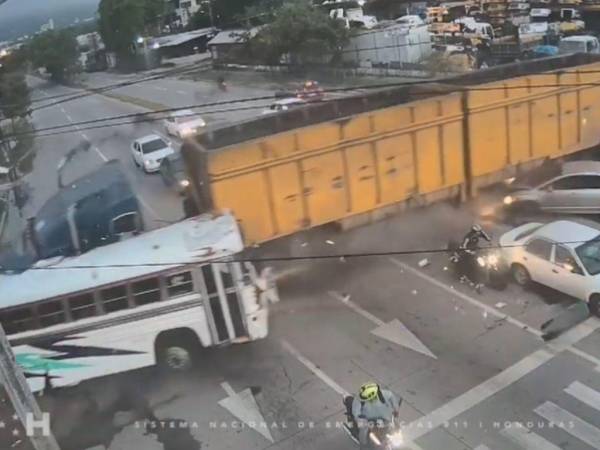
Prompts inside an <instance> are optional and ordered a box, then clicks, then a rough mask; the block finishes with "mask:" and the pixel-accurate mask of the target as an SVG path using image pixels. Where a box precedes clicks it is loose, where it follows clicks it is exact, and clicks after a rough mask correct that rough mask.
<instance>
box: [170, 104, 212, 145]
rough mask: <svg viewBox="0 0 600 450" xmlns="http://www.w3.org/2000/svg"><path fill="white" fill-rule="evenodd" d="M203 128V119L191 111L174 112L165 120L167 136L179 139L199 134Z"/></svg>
mask: <svg viewBox="0 0 600 450" xmlns="http://www.w3.org/2000/svg"><path fill="white" fill-rule="evenodd" d="M204 127H206V122H205V121H204V119H202V118H201V117H200V116H199V115H198V113H195V112H194V111H192V110H191V109H182V110H180V111H174V112H172V113H171V114H169V117H167V118H166V119H165V130H166V131H167V134H170V135H171V136H177V137H179V138H181V139H184V138H186V137H188V136H193V135H195V134H198V133H200V132H201V131H202V130H203V129H204Z"/></svg>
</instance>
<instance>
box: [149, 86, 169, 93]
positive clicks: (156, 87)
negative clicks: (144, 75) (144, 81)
mask: <svg viewBox="0 0 600 450" xmlns="http://www.w3.org/2000/svg"><path fill="white" fill-rule="evenodd" d="M152 87H153V88H154V89H156V90H157V91H163V92H164V91H166V90H167V88H164V87H160V86H152Z"/></svg>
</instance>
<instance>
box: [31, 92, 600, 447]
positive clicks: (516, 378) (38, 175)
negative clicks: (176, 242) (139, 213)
mask: <svg viewBox="0 0 600 450" xmlns="http://www.w3.org/2000/svg"><path fill="white" fill-rule="evenodd" d="M32 83H38V82H37V81H35V82H34V81H32ZM35 86H36V88H37V89H38V90H39V92H40V93H41V95H54V94H56V93H60V92H64V90H65V88H62V87H53V86H49V85H45V84H43V83H41V84H38V85H35ZM132 111H135V109H134V108H133V107H132V106H130V105H127V104H123V103H120V102H117V101H115V100H111V99H107V98H105V97H101V96H96V95H94V96H89V97H86V98H84V99H80V100H77V101H74V102H70V103H66V104H64V105H63V108H62V109H61V108H52V109H50V108H48V109H46V110H40V111H39V112H37V113H35V114H34V122H35V123H36V126H38V127H39V126H48V125H52V124H60V123H65V121H69V120H73V121H79V120H87V119H93V118H97V117H102V116H106V115H114V114H123V113H127V112H132ZM69 118H70V119H69ZM152 129H153V126H152V125H150V124H148V123H138V124H135V125H126V126H122V127H118V128H114V129H113V128H109V129H102V130H89V131H85V132H84V133H86V136H87V138H88V139H89V140H90V142H91V143H92V149H91V150H90V152H89V153H87V154H83V155H82V156H81V158H78V159H76V160H73V162H72V163H71V165H70V166H69V170H70V171H69V172H68V175H69V176H72V177H76V176H79V175H80V174H83V173H85V172H86V171H88V170H91V169H93V168H94V167H97V166H98V165H99V164H102V163H103V161H104V159H111V158H118V159H120V160H121V161H122V162H123V164H124V166H125V167H126V169H127V173H128V174H129V176H130V177H131V180H132V182H133V183H134V186H135V188H136V190H137V191H138V193H139V194H140V198H141V199H142V200H143V204H145V205H147V206H145V208H146V210H145V214H146V215H147V218H148V219H152V218H154V219H155V221H156V223H161V222H158V220H174V219H177V217H178V214H180V210H179V205H180V203H179V202H178V201H177V200H178V199H177V197H176V195H175V194H174V193H171V192H169V191H168V190H167V189H166V188H165V187H164V186H162V182H161V180H160V179H159V177H158V176H149V175H144V174H142V173H140V172H139V171H137V169H135V167H134V165H133V163H132V162H131V156H130V154H129V144H130V142H131V139H132V138H133V137H134V136H139V135H142V134H145V133H149V132H151V131H152ZM82 139H85V137H84V136H82V135H81V133H80V132H76V133H72V134H65V135H60V136H53V137H45V138H40V139H38V140H36V142H37V144H36V145H39V148H38V156H37V158H36V161H35V172H34V174H32V175H31V176H30V177H28V182H29V183H30V184H31V185H32V187H33V201H32V204H31V205H29V206H28V207H30V208H33V209H34V208H35V205H39V204H40V203H41V202H43V201H44V199H45V198H47V197H48V196H49V195H51V193H52V192H54V191H55V189H56V183H55V181H56V180H55V179H54V171H53V170H50V169H49V168H53V167H55V166H56V164H57V162H58V160H59V159H60V157H61V156H62V155H64V154H65V153H66V151H67V150H68V149H69V148H72V147H73V146H74V145H77V143H79V142H80V141H81V140H82ZM102 155H103V156H102ZM66 174H67V172H66ZM477 209H478V208H477V207H476V206H473V205H465V206H463V207H461V208H460V209H455V208H452V207H450V206H447V205H445V204H438V205H435V206H433V207H429V208H425V209H419V210H413V211H409V212H406V213H404V214H402V215H401V216H398V217H394V218H391V219H388V220H385V221H382V222H379V223H376V224H373V225H369V226H365V227H362V228H359V229H355V230H351V231H348V232H345V233H340V232H337V231H335V230H333V229H331V228H329V227H324V228H321V229H316V230H312V231H310V232H306V233H299V234H297V235H295V236H291V237H288V238H285V239H281V240H278V241H276V242H273V243H271V244H268V245H265V246H264V247H262V248H258V249H253V250H252V253H255V254H257V255H260V256H273V255H278V256H307V255H317V254H320V255H335V254H341V253H361V252H366V251H368V252H377V251H387V252H389V251H398V252H404V251H408V250H410V251H418V252H419V253H417V254H412V255H406V254H402V255H401V254H398V255H386V256H378V257H357V258H347V259H340V258H337V257H332V258H329V259H319V260H302V261H293V262H286V263H277V264H274V267H275V271H276V273H277V274H278V276H279V286H280V297H281V302H280V303H279V304H276V305H274V306H273V307H272V312H271V319H270V327H271V329H270V334H269V337H268V338H267V339H265V340H263V341H258V342H253V343H250V344H242V345H237V346H231V347H228V348H218V349H211V350H210V351H207V352H205V354H204V355H203V358H202V360H201V361H200V364H199V367H198V368H197V369H196V370H194V371H193V372H190V373H188V374H181V375H177V376H169V377H158V376H157V375H156V373H155V371H154V370H153V369H144V370H140V371H136V372H131V373H128V374H123V375H118V376H112V377H107V378H106V379H100V380H93V381H90V382H87V383H82V384H81V385H80V386H78V387H75V388H73V389H72V390H71V391H70V394H61V396H59V397H58V398H57V399H54V400H52V399H47V398H45V399H44V400H43V402H50V403H51V402H52V401H54V402H55V403H54V405H55V408H58V409H55V411H60V415H57V416H58V419H57V420H56V422H55V426H56V427H57V428H58V429H59V430H62V431H64V430H65V427H66V426H67V425H68V426H70V427H72V428H73V429H74V431H72V433H71V435H72V436H71V438H70V440H68V441H65V442H64V447H65V448H78V449H80V448H92V446H93V444H97V445H100V444H101V443H102V444H106V445H107V446H108V448H110V449H111V450H117V449H127V450H154V449H156V450H159V449H163V450H189V449H191V448H197V446H198V445H200V444H201V446H202V448H210V449H243V450H255V449H256V450H259V449H260V450H263V449H268V448H277V449H290V450H291V449H300V450H309V449H311V450H312V449H324V450H325V449H327V450H338V449H339V450H341V449H347V448H351V447H352V446H353V444H352V443H351V442H350V441H349V439H348V437H347V436H346V435H345V433H344V431H343V430H342V429H341V428H340V423H341V421H342V420H343V407H342V403H341V401H342V396H343V395H344V394H345V393H347V392H355V391H356V390H357V389H358V387H359V386H360V384H361V383H363V382H365V381H368V380H375V381H377V382H378V383H380V384H381V385H382V386H385V387H388V388H390V389H392V390H394V391H396V392H397V393H398V394H399V395H401V396H402V397H403V399H404V402H403V405H402V408H401V414H400V420H401V421H402V422H403V423H404V425H405V436H406V437H407V438H408V439H410V441H411V442H412V443H411V447H410V448H412V449H413V450H415V449H416V450H418V449H422V450H438V449H439V450H441V449H443V450H459V449H469V450H471V449H476V450H486V449H488V450H518V449H525V450H533V449H535V450H538V449H549V450H557V449H563V450H564V449H569V450H590V449H597V448H600V419H599V417H600V414H599V412H600V377H599V376H598V374H599V370H600V345H599V344H600V331H599V329H600V320H599V319H597V318H586V317H584V316H580V317H574V316H573V317H572V318H570V319H568V320H566V322H568V323H566V325H565V327H564V329H563V330H562V331H563V333H562V334H561V335H560V336H559V337H557V338H556V339H554V340H552V341H548V342H545V341H543V340H542V338H541V331H540V327H541V325H542V324H543V323H544V322H546V321H547V320H549V319H552V318H556V317H559V316H562V317H566V316H564V314H565V311H567V308H568V307H571V306H573V305H574V302H573V300H572V299H569V298H565V297H564V296H563V295H561V294H558V293H556V292H549V291H546V290H541V289H532V290H529V291H525V290H523V289H521V288H519V287H517V286H514V285H510V286H509V287H508V288H507V289H506V290H504V291H494V290H490V289H484V291H483V293H481V294H478V293H476V292H474V291H473V290H472V289H470V288H469V287H468V286H465V285H463V284H460V283H459V282H457V281H456V280H454V279H453V278H452V276H451V274H450V272H449V271H448V270H446V269H445V268H446V267H447V261H446V255H445V254H444V253H427V252H426V250H433V249H440V248H445V245H446V242H447V240H448V239H449V238H451V237H452V238H459V237H460V236H462V234H463V233H464V232H465V231H466V229H468V227H469V226H470V224H472V223H473V221H475V220H476V219H475V217H474V213H473V211H476V210H477ZM505 229H506V227H502V226H497V225H490V226H489V228H488V230H489V231H491V232H492V234H493V235H495V236H496V237H497V236H498V235H499V234H500V233H501V232H502V231H503V230H505ZM424 258H427V260H428V265H426V266H425V267H420V265H419V261H421V260H422V259H424ZM580 310H581V309H580ZM82 391H88V392H90V393H91V394H89V395H92V396H95V397H96V398H97V401H98V402H100V403H103V404H104V409H103V412H102V414H100V413H99V414H97V415H95V416H86V415H82V414H81V413H78V412H77V411H79V410H78V409H77V408H70V407H69V405H70V404H71V400H72V398H73V396H76V395H78V393H80V392H82ZM127 391H135V392H137V396H138V397H139V401H134V402H133V406H132V405H129V406H127V405H125V406H124V405H122V404H119V403H120V402H119V400H120V399H121V397H122V393H123V392H127ZM69 395H70V396H71V397H70V399H69V398H67V397H69ZM140 403H141V404H145V405H146V409H148V408H149V409H151V410H152V411H153V414H154V415H155V416H156V417H157V418H158V419H160V420H162V421H163V422H162V423H154V424H153V426H154V428H152V429H150V431H151V432H150V433H149V434H147V433H145V424H146V423H145V422H144V420H143V418H144V417H146V416H147V414H146V412H147V411H146V412H143V411H140V408H139V407H136V406H135V405H138V406H139V404H140ZM141 409H144V408H141ZM130 410H133V411H134V413H129V415H125V416H123V414H125V413H124V412H123V411H130ZM119 411H121V412H120V413H119V414H116V413H118V412H119ZM115 414H116V415H115ZM182 421H183V422H182ZM250 422H254V423H255V425H256V428H252V427H251V426H249V425H248V423H250ZM263 422H264V424H263ZM517 422H518V423H519V424H520V426H519V425H517V424H516V423H517ZM182 423H183V424H185V425H186V427H185V428H181V425H182ZM65 424H67V425H65ZM551 425H552V426H551ZM83 435H85V436H88V437H89V439H88V440H86V441H85V442H86V444H85V445H81V444H75V443H76V442H78V441H77V439H83V438H82V436H83ZM80 442H81V441H80ZM69 444H70V445H69ZM194 446H195V447H194ZM100 448H102V447H100V446H97V447H94V450H96V449H100Z"/></svg>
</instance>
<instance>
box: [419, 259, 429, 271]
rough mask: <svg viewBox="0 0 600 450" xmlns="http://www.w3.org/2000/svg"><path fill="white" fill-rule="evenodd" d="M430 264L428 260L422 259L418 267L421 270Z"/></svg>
mask: <svg viewBox="0 0 600 450" xmlns="http://www.w3.org/2000/svg"><path fill="white" fill-rule="evenodd" d="M429 264H430V262H429V260H428V259H427V258H423V259H422V260H421V261H419V267H420V268H421V269H422V268H423V267H427V266H428V265H429Z"/></svg>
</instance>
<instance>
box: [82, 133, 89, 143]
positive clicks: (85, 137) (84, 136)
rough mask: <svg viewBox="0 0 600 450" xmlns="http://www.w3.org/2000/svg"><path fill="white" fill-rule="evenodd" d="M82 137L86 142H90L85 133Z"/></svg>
mask: <svg viewBox="0 0 600 450" xmlns="http://www.w3.org/2000/svg"><path fill="white" fill-rule="evenodd" d="M81 137H82V138H83V139H85V140H86V141H88V142H90V138H89V137H88V135H87V134H85V133H81Z"/></svg>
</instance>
